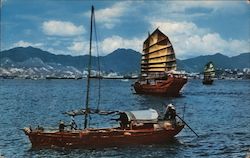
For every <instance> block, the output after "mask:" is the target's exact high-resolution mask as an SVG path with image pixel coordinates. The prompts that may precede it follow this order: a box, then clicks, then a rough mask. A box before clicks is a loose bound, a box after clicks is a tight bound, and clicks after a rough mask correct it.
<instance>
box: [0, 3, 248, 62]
mask: <svg viewBox="0 0 250 158" xmlns="http://www.w3.org/2000/svg"><path fill="white" fill-rule="evenodd" d="M91 5H94V6H95V15H96V24H97V32H98V37H99V50H100V53H101V54H102V55H105V54H108V53H110V52H112V51H114V50H115V49H117V48H131V49H134V50H137V51H139V52H141V50H142V43H143V41H144V40H145V38H146V37H147V35H148V32H153V31H154V29H156V28H157V27H159V29H160V30H161V31H162V32H164V33H165V34H166V35H167V36H168V37H169V38H170V40H171V42H172V44H173V46H174V49H175V52H176V55H177V58H180V59H185V58H189V57H194V56H198V55H206V54H214V53H217V52H220V53H223V54H225V55H228V56H234V55H238V54H240V53H244V52H250V3H249V2H247V0H242V1H240V0H238V1H225V0H224V1H215V0H211V1H187V0H183V1H173V0H172V1H166V0H164V1H148V0H145V1H113V0H110V1H106V0H103V1H101V0H98V1H94V0H92V1H82V0H1V49H2V50H5V49H10V48H12V47H17V46H22V47H27V46H34V47H38V48H41V49H43V50H47V51H50V52H52V53H54V54H70V55H83V54H87V53H88V47H89V27H90V8H91Z"/></svg>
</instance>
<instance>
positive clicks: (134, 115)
mask: <svg viewBox="0 0 250 158" xmlns="http://www.w3.org/2000/svg"><path fill="white" fill-rule="evenodd" d="M124 113H125V114H126V115H127V117H128V121H139V122H152V121H157V119H158V117H159V114H158V112H157V111H156V110H154V109H148V110H138V111H127V112H124Z"/></svg>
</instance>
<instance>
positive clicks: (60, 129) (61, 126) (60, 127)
mask: <svg viewBox="0 0 250 158" xmlns="http://www.w3.org/2000/svg"><path fill="white" fill-rule="evenodd" d="M65 127H66V125H65V124H64V122H63V121H60V123H59V132H63V131H64V128H65Z"/></svg>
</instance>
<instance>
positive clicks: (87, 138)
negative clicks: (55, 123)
mask: <svg viewBox="0 0 250 158" xmlns="http://www.w3.org/2000/svg"><path fill="white" fill-rule="evenodd" d="M93 20H94V7H93V6H92V11H91V31H90V49H89V58H91V44H92V27H93V26H94V27H95V23H94V22H93ZM92 24H93V25H92ZM90 68H91V59H89V67H88V71H89V72H90ZM89 86H90V73H88V76H87V93H86V104H85V108H84V109H80V110H73V111H70V112H66V113H65V114H67V115H69V116H71V117H72V118H74V117H75V116H79V115H80V116H84V119H85V120H84V126H83V127H84V128H83V129H80V128H77V127H76V126H75V122H74V120H73V121H72V123H71V124H70V127H71V128H68V126H67V125H66V124H64V123H63V122H61V123H60V124H59V128H57V129H54V130H52V129H45V128H42V127H39V128H31V127H26V128H24V129H23V131H24V132H25V134H26V135H27V136H28V137H29V139H30V142H31V144H32V147H34V148H51V147H63V148H106V147H114V146H117V147H120V146H127V145H138V144H156V143H166V142H167V141H168V140H169V139H171V138H173V137H174V136H175V135H177V134H178V133H179V132H180V131H181V130H182V129H183V128H184V124H185V123H184V121H183V120H181V119H179V120H177V119H176V118H177V116H178V115H176V112H175V109H174V108H170V106H169V108H168V110H167V111H166V113H165V117H164V118H159V114H158V113H157V111H156V110H154V109H149V110H140V111H101V110H99V109H98V108H97V109H92V108H90V107H89V90H90V89H89ZM93 114H97V115H114V116H119V118H116V119H113V120H116V121H117V122H118V123H119V124H120V125H118V124H117V127H113V128H94V127H92V128H91V127H90V123H89V121H90V119H89V116H90V115H93ZM73 123H74V124H73Z"/></svg>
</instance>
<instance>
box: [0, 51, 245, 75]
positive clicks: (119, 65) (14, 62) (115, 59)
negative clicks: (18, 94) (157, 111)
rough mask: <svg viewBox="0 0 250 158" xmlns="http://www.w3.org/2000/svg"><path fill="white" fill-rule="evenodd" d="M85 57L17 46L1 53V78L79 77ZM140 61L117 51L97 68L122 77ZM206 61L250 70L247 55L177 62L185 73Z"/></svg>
mask: <svg viewBox="0 0 250 158" xmlns="http://www.w3.org/2000/svg"><path fill="white" fill-rule="evenodd" d="M88 57H89V56H88V55H83V56H71V55H55V54H52V53H50V52H47V51H43V50H41V49H39V48H34V47H16V48H12V49H9V50H4V51H1V52H0V65H1V67H0V75H3V74H5V73H7V72H8V73H11V72H9V70H10V69H11V70H13V69H14V70H15V72H16V71H20V73H24V71H25V72H26V71H29V73H31V74H39V73H45V74H51V73H53V74H54V75H57V74H60V73H67V74H81V72H82V71H83V70H86V68H87V64H88ZM140 59H141V53H139V52H136V51H134V50H132V49H117V50H115V51H113V52H112V53H110V54H108V55H106V56H100V57H99V63H100V69H101V70H102V71H105V72H118V73H121V74H128V73H139V72H140ZM208 61H213V62H214V64H215V66H216V68H222V69H227V68H228V69H236V68H237V69H243V68H250V53H243V54H240V55H238V56H234V57H228V56H225V55H223V54H220V53H216V54H214V55H206V56H198V57H195V58H190V59H185V60H178V59H177V67H178V69H180V70H185V71H187V72H202V70H203V67H204V65H205V64H206V63H207V62H208ZM92 63H93V64H92V68H93V69H95V70H97V69H98V58H97V57H95V56H93V58H92ZM14 70H13V71H14ZM22 71H23V72H22ZM8 73H7V74H8ZM29 73H28V74H29Z"/></svg>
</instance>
